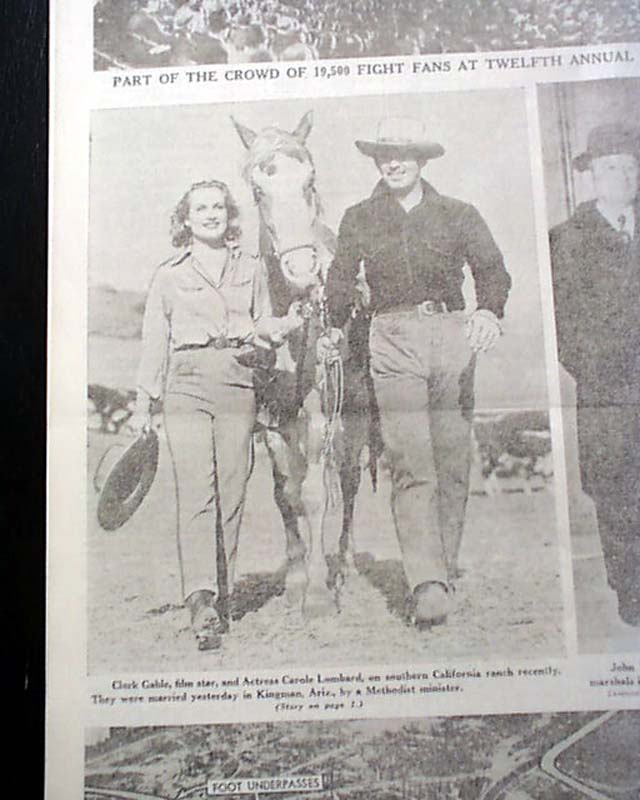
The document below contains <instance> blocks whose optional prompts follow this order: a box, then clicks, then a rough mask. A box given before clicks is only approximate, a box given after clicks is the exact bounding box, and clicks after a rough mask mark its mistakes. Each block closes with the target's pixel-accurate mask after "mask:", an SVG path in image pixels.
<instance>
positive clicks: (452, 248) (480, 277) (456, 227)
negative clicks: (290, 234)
mask: <svg viewBox="0 0 640 800" xmlns="http://www.w3.org/2000/svg"><path fill="white" fill-rule="evenodd" d="M422 188H423V197H422V200H421V201H420V203H419V204H418V205H417V206H415V207H414V208H412V209H411V210H410V211H408V212H407V211H405V210H404V208H403V207H402V206H401V205H400V203H399V202H398V201H397V200H396V199H395V197H394V196H393V195H392V193H391V192H390V191H389V189H388V188H387V186H386V184H385V183H384V182H383V181H380V182H379V183H378V184H377V186H376V187H375V189H374V191H373V194H372V195H371V197H369V198H367V199H366V200H364V201H362V202H361V203H358V204H357V205H355V206H352V207H351V208H349V209H347V211H346V212H345V215H344V217H343V219H342V223H341V225H340V230H339V233H338V249H337V252H336V255H335V257H334V260H333V263H332V265H331V268H330V269H329V274H328V278H327V287H326V293H327V301H328V305H329V311H330V314H331V319H332V322H333V324H334V325H336V326H339V327H341V326H342V325H344V323H345V322H346V319H347V317H348V315H349V311H350V308H351V305H352V303H353V302H354V297H355V283H356V275H357V273H358V270H359V268H360V265H361V263H364V267H365V276H366V279H367V283H368V285H369V288H370V290H371V310H372V311H384V310H385V309H388V308H392V307H394V306H399V305H410V304H414V305H416V304H418V303H421V302H423V301H424V300H434V301H436V302H443V303H445V304H446V307H447V309H448V310H449V311H455V310H460V309H463V308H464V298H463V295H462V283H463V280H464V275H463V267H464V266H465V264H468V266H469V268H470V269H471V273H472V275H473V278H474V282H475V291H476V298H477V304H478V308H483V309H488V310H490V311H492V312H494V313H495V314H496V315H497V316H498V317H502V315H503V313H504V305H505V302H506V300H507V295H508V293H509V288H510V286H511V278H510V277H509V274H508V273H507V271H506V269H505V266H504V260H503V258H502V254H501V253H500V250H499V249H498V247H497V245H496V243H495V242H494V240H493V237H492V236H491V232H490V231H489V228H488V227H487V224H486V223H485V221H484V220H483V219H482V217H481V216H480V214H479V213H478V211H477V210H476V209H475V208H474V207H473V206H472V205H469V204H468V203H463V202H461V201H460V200H455V199H453V198H451V197H445V196H444V195H441V194H439V193H438V192H437V191H436V190H435V189H434V188H433V187H432V186H431V185H430V184H428V183H426V181H422Z"/></svg>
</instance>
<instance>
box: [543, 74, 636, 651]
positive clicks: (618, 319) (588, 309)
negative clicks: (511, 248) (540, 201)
mask: <svg viewBox="0 0 640 800" xmlns="http://www.w3.org/2000/svg"><path fill="white" fill-rule="evenodd" d="M539 98H540V104H539V105H540V117H541V126H542V141H543V149H544V166H545V181H546V190H547V210H548V217H549V227H550V234H549V237H550V238H549V241H550V251H551V266H552V273H553V286H554V301H555V317H556V328H557V341H558V356H559V360H560V363H561V365H562V386H561V388H562V396H563V406H564V430H565V447H566V453H567V464H568V466H567V472H568V478H569V500H570V516H571V533H572V549H573V559H574V583H575V592H576V611H577V622H578V636H579V646H580V650H581V651H582V652H590V653H593V652H616V651H618V652H624V651H625V650H629V649H634V650H635V649H637V648H638V647H639V646H640V516H639V513H640V506H639V493H638V487H639V481H640V449H639V447H638V442H639V441H640V438H639V437H640V411H639V409H640V406H639V403H640V362H639V360H638V353H639V352H640V326H639V325H638V302H639V301H640V272H639V267H640V244H639V242H640V231H639V229H638V226H639V225H640V216H639V215H638V208H639V207H638V202H639V195H638V168H639V166H638V165H639V161H640V115H639V114H638V107H639V106H638V104H639V102H640V81H639V80H637V79H629V80H617V81H609V80H604V81H594V82H592V83H579V84H576V83H570V84H564V85H551V86H544V87H540V89H539Z"/></svg>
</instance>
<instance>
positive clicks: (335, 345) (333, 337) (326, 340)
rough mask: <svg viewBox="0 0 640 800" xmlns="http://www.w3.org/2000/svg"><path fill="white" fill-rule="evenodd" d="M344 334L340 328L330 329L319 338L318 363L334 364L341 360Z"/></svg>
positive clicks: (317, 347)
mask: <svg viewBox="0 0 640 800" xmlns="http://www.w3.org/2000/svg"><path fill="white" fill-rule="evenodd" d="M343 338H344V334H343V333H342V331H341V330H340V328H330V329H329V330H328V331H327V332H326V333H323V334H322V336H320V337H319V339H318V342H317V345H316V361H317V362H318V363H319V364H320V363H323V362H328V363H332V362H333V361H337V359H339V358H340V343H341V342H342V340H343Z"/></svg>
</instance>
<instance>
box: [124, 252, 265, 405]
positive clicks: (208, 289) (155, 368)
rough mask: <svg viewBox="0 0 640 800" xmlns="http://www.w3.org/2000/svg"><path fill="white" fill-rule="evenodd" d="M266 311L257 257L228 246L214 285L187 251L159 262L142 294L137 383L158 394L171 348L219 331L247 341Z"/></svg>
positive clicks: (206, 340) (207, 339)
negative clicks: (141, 325)
mask: <svg viewBox="0 0 640 800" xmlns="http://www.w3.org/2000/svg"><path fill="white" fill-rule="evenodd" d="M268 314H270V303H269V294H268V287H267V282H266V275H265V273H264V268H263V266H262V264H261V262H260V261H259V260H258V259H256V258H254V257H252V256H249V255H246V254H244V253H242V252H241V251H240V250H230V251H229V256H228V259H227V262H226V264H225V267H224V270H223V273H222V276H221V279H220V282H219V284H217V285H216V284H215V283H214V282H213V281H212V280H211V279H210V278H208V277H207V275H206V273H205V271H204V270H203V268H202V267H201V266H200V264H199V263H198V261H197V259H196V258H195V256H193V255H192V253H191V252H190V251H186V252H184V253H182V254H180V255H179V256H175V257H173V258H171V259H169V260H168V261H165V262H164V263H163V264H161V265H160V267H158V269H157V271H156V273H155V275H154V277H153V280H152V282H151V286H150V288H149V293H148V296H147V302H146V306H145V315H144V322H143V327H142V357H141V361H140V368H139V370H138V386H141V387H142V388H143V389H144V390H145V391H146V392H147V393H148V394H149V395H150V396H151V397H154V398H157V397H159V396H160V395H161V393H162V389H163V385H164V379H165V378H166V374H167V369H168V360H169V355H170V353H171V352H175V353H177V352H179V351H182V350H185V351H186V350H190V349H193V348H198V347H207V346H208V345H209V344H211V343H212V342H213V341H214V340H216V339H217V338H218V337H220V336H226V337H228V338H234V339H242V340H245V341H247V342H250V341H251V340H252V338H253V332H254V324H255V322H257V321H258V320H259V319H260V318H261V317H262V316H263V315H268Z"/></svg>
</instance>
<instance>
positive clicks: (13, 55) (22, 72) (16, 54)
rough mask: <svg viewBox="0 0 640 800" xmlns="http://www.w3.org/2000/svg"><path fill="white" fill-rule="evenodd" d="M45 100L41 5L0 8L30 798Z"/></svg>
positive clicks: (36, 719) (19, 717)
mask: <svg viewBox="0 0 640 800" xmlns="http://www.w3.org/2000/svg"><path fill="white" fill-rule="evenodd" d="M47 101H48V5H47V2H46V0H7V1H6V2H1V3H0V234H1V236H0V248H1V250H0V252H1V256H0V275H1V276H2V282H1V284H0V287H1V288H0V323H1V324H0V348H1V349H0V369H1V374H2V379H1V380H0V398H1V404H0V431H1V432H0V468H1V481H0V486H1V487H2V489H1V502H0V536H1V539H0V541H1V542H2V555H1V556H0V564H2V565H3V567H4V569H5V570H6V573H7V574H6V575H5V579H4V580H3V588H4V590H5V591H3V592H2V595H3V596H4V603H3V604H2V610H1V611H0V636H1V637H2V644H1V645H0V653H2V656H1V657H0V663H1V664H2V675H3V678H4V680H3V686H2V689H3V697H4V698H5V699H6V700H8V701H9V702H8V705H9V707H10V708H11V709H12V710H11V711H9V715H8V722H9V724H8V725H7V726H6V727H5V729H6V730H7V732H8V734H9V735H8V737H7V740H8V741H9V752H8V753H6V751H5V752H3V757H4V758H3V762H4V764H5V769H4V770H3V772H4V774H5V776H6V777H7V779H8V782H9V786H11V784H12V781H13V780H15V781H19V784H20V790H19V792H18V793H19V794H20V795H21V796H24V797H33V798H37V797H42V796H43V788H42V785H43V766H44V653H45V645H44V621H45V610H44V595H45V589H44V586H45V463H46V461H45V442H46V437H45V416H46V414H45V408H46V318H47V268H46V267H47V140H48V136H47ZM3 705H4V704H3ZM14 706H15V712H14V711H13V707H14ZM3 710H4V709H3ZM3 750H4V748H3ZM7 791H8V792H9V793H12V790H11V789H8V790H7ZM14 793H15V790H14Z"/></svg>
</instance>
